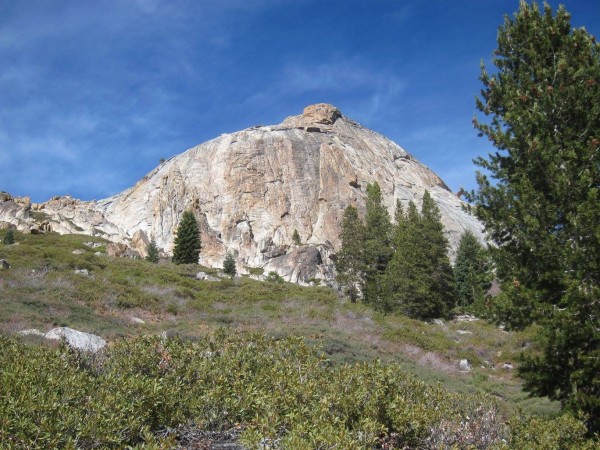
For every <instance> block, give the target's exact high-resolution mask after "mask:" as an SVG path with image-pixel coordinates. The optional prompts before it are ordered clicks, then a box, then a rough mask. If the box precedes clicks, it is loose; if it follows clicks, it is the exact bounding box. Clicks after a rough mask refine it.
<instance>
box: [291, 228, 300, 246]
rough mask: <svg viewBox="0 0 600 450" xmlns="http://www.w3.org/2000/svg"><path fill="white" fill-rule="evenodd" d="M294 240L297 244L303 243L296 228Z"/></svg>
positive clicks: (293, 235)
mask: <svg viewBox="0 0 600 450" xmlns="http://www.w3.org/2000/svg"><path fill="white" fill-rule="evenodd" d="M292 241H294V244H296V245H300V244H301V243H302V241H301V240H300V233H298V230H296V229H294V234H292Z"/></svg>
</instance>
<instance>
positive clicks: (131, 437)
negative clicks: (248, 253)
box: [0, 330, 592, 449]
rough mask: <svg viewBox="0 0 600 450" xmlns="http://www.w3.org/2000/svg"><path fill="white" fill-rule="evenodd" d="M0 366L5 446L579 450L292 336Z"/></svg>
mask: <svg viewBox="0 0 600 450" xmlns="http://www.w3.org/2000/svg"><path fill="white" fill-rule="evenodd" d="M0 368H1V369H0V386H10V389H9V390H6V391H3V395H2V396H0V446H2V447H3V448H30V449H42V448H63V447H67V448H69V447H70V448H75V447H76V448H82V449H87V448H124V447H126V446H135V445H141V444H142V443H144V442H145V443H152V444H153V445H156V448H159V447H158V446H159V445H165V447H164V448H172V447H173V446H174V445H171V446H170V447H166V443H165V442H166V441H164V440H161V439H158V438H156V436H157V435H159V434H161V435H164V434H165V431H166V430H176V429H182V428H183V427H184V426H186V425H189V424H190V423H194V424H196V426H197V427H198V428H199V429H201V430H224V429H231V428H232V427H234V426H240V425H241V427H242V429H243V433H242V435H241V440H242V441H243V442H244V443H245V444H246V445H247V446H248V448H267V447H270V446H273V447H277V448H294V449H312V448H354V449H370V448H416V447H418V448H450V447H451V446H454V447H455V448H490V447H492V446H496V448H507V447H505V446H504V445H505V444H504V443H503V441H506V442H508V444H510V448H586V447H585V445H587V444H588V441H585V438H584V432H585V426H583V424H582V423H581V422H580V421H578V420H576V419H574V418H571V417H565V418H558V419H555V420H551V421H542V420H528V419H519V420H517V421H515V422H514V424H511V426H512V427H513V429H512V430H510V432H509V430H508V429H507V427H506V426H505V425H503V424H502V423H501V422H500V421H499V419H498V417H499V416H498V413H497V408H496V406H495V404H494V403H493V402H492V401H491V400H490V399H489V398H487V397H478V398H466V397H463V396H459V395H456V394H451V393H449V392H447V391H445V390H443V389H442V388H441V387H439V386H429V385H427V384H425V383H422V382H419V381H418V380H416V379H415V378H413V377H412V376H410V375H408V374H406V373H405V372H403V371H402V370H400V369H399V367H398V366H396V365H384V364H382V363H379V362H375V363H362V364H355V365H343V366H335V367H332V366H331V365H329V364H328V362H327V361H326V360H325V359H324V357H323V355H322V354H320V353H319V352H318V351H317V350H315V349H314V348H312V347H309V346H308V345H307V344H306V343H305V342H304V341H303V340H302V339H301V338H295V337H288V338H285V339H282V340H276V339H273V338H269V337H266V336H263V335H259V334H228V333H226V332H225V331H222V330H221V331H218V332H216V333H214V334H212V335H209V336H206V337H204V338H202V339H200V340H199V341H196V342H190V341H181V340H179V339H177V338H175V339H161V338H158V337H149V336H146V337H141V338H137V339H133V340H121V341H116V342H114V343H113V345H111V346H110V347H108V348H107V349H106V350H105V353H103V354H97V355H92V356H90V355H88V354H83V353H78V352H76V351H73V350H71V349H69V348H67V347H65V346H59V347H57V348H49V347H43V346H38V347H33V346H29V345H25V344H22V343H20V342H17V341H15V340H13V339H8V338H5V337H2V336H0ZM172 432H174V431H172ZM532 433H533V435H532ZM166 439H169V438H168V437H167V438H166ZM170 439H171V441H170V442H171V444H173V442H174V441H173V439H174V436H171V437H170ZM532 442H533V443H537V442H539V443H540V446H539V447H535V446H533V447H532V446H530V445H529V444H530V443H532ZM543 445H547V446H546V447H544V446H543ZM577 445H579V447H576V446H577ZM589 448H592V447H589Z"/></svg>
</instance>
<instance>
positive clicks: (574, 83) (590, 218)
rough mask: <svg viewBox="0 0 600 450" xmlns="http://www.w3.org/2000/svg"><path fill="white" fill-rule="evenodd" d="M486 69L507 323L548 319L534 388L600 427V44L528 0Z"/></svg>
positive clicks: (483, 194)
mask: <svg viewBox="0 0 600 450" xmlns="http://www.w3.org/2000/svg"><path fill="white" fill-rule="evenodd" d="M493 62H494V64H495V66H496V69H495V70H494V73H493V75H490V74H488V72H487V71H486V70H485V67H482V71H481V81H482V83H483V89H482V91H481V98H479V99H478V100H477V108H478V109H479V110H480V111H481V112H482V113H483V114H484V115H485V116H488V118H487V119H486V120H485V122H480V121H478V120H477V119H474V125H475V127H476V128H477V129H478V130H479V133H480V136H483V135H485V136H486V137H487V138H488V139H489V140H490V141H491V142H492V144H493V145H494V146H495V147H496V148H497V151H496V152H494V153H491V154H489V155H488V157H487V158H479V159H477V160H476V164H478V165H479V166H480V167H482V168H483V169H484V170H485V172H487V173H489V174H490V175H491V176H492V177H493V178H494V181H493V182H491V181H490V180H489V179H488V178H487V176H485V175H484V174H482V173H478V175H477V181H478V184H479V188H478V191H477V193H473V195H472V196H471V200H472V202H473V203H474V211H475V214H476V215H477V217H478V218H479V219H480V220H482V221H483V223H484V224H485V226H486V231H487V233H488V235H489V237H490V238H491V239H492V240H493V241H494V242H495V244H496V245H497V249H496V250H494V252H493V255H494V261H495V265H496V268H497V275H498V277H499V278H500V280H501V281H502V289H503V294H502V295H501V297H500V300H502V302H503V303H505V304H506V305H507V306H508V307H507V308H503V309H501V310H500V313H501V315H499V316H498V319H499V320H501V321H503V322H505V323H506V324H507V326H513V327H523V326H526V325H528V324H530V323H532V322H537V323H538V324H540V325H541V326H542V327H541V329H542V333H541V336H540V337H541V338H542V340H543V345H544V351H543V352H542V353H541V354H539V355H536V356H530V357H528V358H526V359H525V362H524V363H523V364H522V365H521V367H520V369H519V373H520V375H521V376H522V377H523V378H524V380H525V389H526V390H528V391H529V392H530V393H532V394H535V395H539V396H548V397H550V398H551V399H556V400H560V401H561V402H562V404H563V405H564V406H565V407H568V408H571V409H574V410H580V411H583V412H585V413H587V414H588V416H589V420H590V424H591V425H592V427H594V426H595V427H600V301H599V300H598V299H599V298H600V206H599V205H600V164H599V163H598V161H599V159H598V158H599V154H600V102H599V101H598V99H599V98H600V45H599V44H598V43H597V42H596V41H595V39H594V37H593V36H592V35H590V34H589V33H588V32H587V31H586V30H585V29H584V28H579V29H573V28H572V27H571V23H570V14H569V13H568V12H567V11H566V10H565V8H564V7H562V6H561V7H559V8H558V10H557V12H556V14H555V15H553V11H552V9H551V7H550V6H548V5H545V6H544V8H543V11H542V10H540V7H539V6H538V5H537V4H535V3H534V4H532V5H529V4H528V3H527V2H525V1H521V3H520V6H519V10H518V11H517V13H516V14H515V16H514V18H510V17H508V16H507V17H505V20H504V24H503V25H502V26H501V27H500V29H499V32H498V48H497V49H496V50H495V52H494V60H493Z"/></svg>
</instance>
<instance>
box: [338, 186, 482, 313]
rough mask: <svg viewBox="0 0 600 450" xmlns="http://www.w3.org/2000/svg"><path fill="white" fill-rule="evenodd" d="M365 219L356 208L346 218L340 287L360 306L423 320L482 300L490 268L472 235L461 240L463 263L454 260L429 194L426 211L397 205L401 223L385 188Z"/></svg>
mask: <svg viewBox="0 0 600 450" xmlns="http://www.w3.org/2000/svg"><path fill="white" fill-rule="evenodd" d="M366 194H367V197H366V202H365V203H366V206H365V209H366V211H365V217H364V219H362V218H360V217H359V214H358V210H357V208H356V207H355V206H352V205H350V206H348V207H347V208H346V210H345V211H344V217H343V220H342V227H341V236H340V240H341V241H342V243H341V248H340V251H339V252H338V253H337V254H336V255H335V266H336V271H337V281H338V283H339V284H340V286H341V287H342V290H343V291H344V293H345V294H346V295H347V296H348V297H349V298H350V300H351V301H352V302H356V301H358V300H361V301H363V302H364V303H366V304H369V305H371V306H373V307H374V308H375V309H377V310H379V311H381V312H383V313H390V312H399V313H402V314H405V315H407V316H409V317H413V318H418V319H432V318H437V317H445V316H448V315H449V314H450V312H451V311H452V310H453V308H454V307H455V306H457V305H462V306H467V305H471V304H473V303H475V302H476V301H482V299H483V298H484V294H485V291H486V288H487V287H489V278H490V270H489V266H488V264H486V262H485V261H486V255H485V251H484V249H483V247H482V245H481V244H480V243H479V242H478V241H477V238H476V237H475V236H474V235H473V234H472V233H468V232H467V233H465V235H464V236H463V237H462V238H461V243H460V246H459V251H458V257H457V264H456V267H455V268H454V269H453V268H452V266H451V264H450V260H449V258H448V240H447V239H446V237H445V235H444V227H443V225H442V222H441V216H440V211H439V209H438V207H437V205H436V204H435V201H434V200H433V198H432V197H431V194H430V193H429V191H427V190H426V191H425V193H424V195H423V201H422V204H421V209H420V210H419V209H418V208H417V205H416V204H415V203H414V202H413V201H410V202H409V203H408V206H407V208H406V210H404V208H403V206H402V204H401V202H400V201H399V200H398V201H397V202H396V209H395V211H394V223H392V221H391V218H390V215H389V212H388V210H387V209H386V207H385V205H383V202H382V195H381V188H380V187H379V185H378V184H377V182H375V183H373V184H369V185H368V186H367V189H366Z"/></svg>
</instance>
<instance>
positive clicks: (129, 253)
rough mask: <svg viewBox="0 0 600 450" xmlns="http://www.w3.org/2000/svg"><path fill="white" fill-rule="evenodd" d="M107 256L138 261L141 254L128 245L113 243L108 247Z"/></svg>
mask: <svg viewBox="0 0 600 450" xmlns="http://www.w3.org/2000/svg"><path fill="white" fill-rule="evenodd" d="M106 254H107V255H108V256H116V257H119V258H132V259H137V258H139V257H140V254H139V253H138V252H137V251H135V250H132V249H130V248H129V247H128V246H127V245H125V244H122V243H119V242H117V243H115V242H111V243H110V244H108V245H107V246H106Z"/></svg>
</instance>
